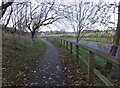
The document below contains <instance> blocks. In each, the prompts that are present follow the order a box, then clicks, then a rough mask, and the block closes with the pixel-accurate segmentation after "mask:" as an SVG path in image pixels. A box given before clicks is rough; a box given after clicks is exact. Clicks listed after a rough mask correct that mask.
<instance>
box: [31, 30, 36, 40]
mask: <svg viewBox="0 0 120 88" xmlns="http://www.w3.org/2000/svg"><path fill="white" fill-rule="evenodd" d="M31 39H32V41H33V42H34V40H35V32H31Z"/></svg>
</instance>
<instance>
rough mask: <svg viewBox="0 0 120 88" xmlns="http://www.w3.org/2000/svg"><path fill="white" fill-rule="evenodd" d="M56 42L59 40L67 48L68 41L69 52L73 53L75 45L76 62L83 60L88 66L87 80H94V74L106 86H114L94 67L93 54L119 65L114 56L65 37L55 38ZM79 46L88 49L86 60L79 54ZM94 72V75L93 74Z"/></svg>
mask: <svg viewBox="0 0 120 88" xmlns="http://www.w3.org/2000/svg"><path fill="white" fill-rule="evenodd" d="M57 42H59V43H60V44H62V45H63V46H65V49H66V50H68V43H70V53H71V54H72V53H73V44H75V45H76V51H75V54H76V62H79V59H80V60H81V61H82V62H84V63H85V64H86V65H87V67H88V81H89V82H94V76H95V75H96V76H98V77H99V78H100V79H101V81H102V82H104V83H105V85H106V86H114V85H113V83H111V82H110V81H109V80H108V79H107V78H106V77H105V76H104V75H102V74H101V73H100V72H99V71H98V70H97V69H96V68H95V67H94V60H95V55H97V56H100V57H102V58H103V59H105V60H106V61H108V62H110V63H113V64H115V65H118V66H119V67H120V63H119V61H118V60H117V59H116V58H115V57H114V56H111V55H109V54H104V52H101V51H98V50H95V49H93V48H90V47H88V46H85V45H83V44H78V43H75V42H72V41H69V40H66V39H57ZM79 47H82V48H84V49H86V50H88V51H89V57H88V61H86V60H85V59H83V58H82V57H81V56H80V55H79ZM94 74H95V75H94Z"/></svg>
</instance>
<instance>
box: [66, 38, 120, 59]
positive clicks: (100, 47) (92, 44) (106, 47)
mask: <svg viewBox="0 0 120 88" xmlns="http://www.w3.org/2000/svg"><path fill="white" fill-rule="evenodd" d="M68 40H70V41H72V42H76V40H74V39H68ZM78 43H79V44H83V45H86V46H89V47H91V48H94V49H97V50H101V51H103V52H105V53H109V52H110V49H111V44H107V43H105V44H103V43H100V42H91V41H84V40H80V41H79V42H78ZM116 57H117V58H118V59H120V46H119V47H118V51H117V54H116Z"/></svg>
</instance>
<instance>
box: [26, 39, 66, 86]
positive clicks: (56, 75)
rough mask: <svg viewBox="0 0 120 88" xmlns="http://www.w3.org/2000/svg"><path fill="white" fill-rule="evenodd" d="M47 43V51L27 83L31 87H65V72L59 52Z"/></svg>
mask: <svg viewBox="0 0 120 88" xmlns="http://www.w3.org/2000/svg"><path fill="white" fill-rule="evenodd" d="M44 41H45V40H44ZM45 42H46V44H47V50H46V52H45V54H44V56H43V57H42V58H41V59H40V60H39V61H38V63H37V65H36V67H35V69H34V70H33V71H32V73H31V74H30V77H29V79H28V80H27V81H26V82H25V83H26V84H27V85H31V86H63V85H64V80H65V72H64V70H63V65H62V62H61V60H60V57H59V54H58V51H57V49H56V48H55V46H54V45H53V44H51V43H49V42H47V41H45Z"/></svg>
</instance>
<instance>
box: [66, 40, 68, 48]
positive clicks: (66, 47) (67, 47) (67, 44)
mask: <svg viewBox="0 0 120 88" xmlns="http://www.w3.org/2000/svg"><path fill="white" fill-rule="evenodd" d="M66 50H68V41H66Z"/></svg>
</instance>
